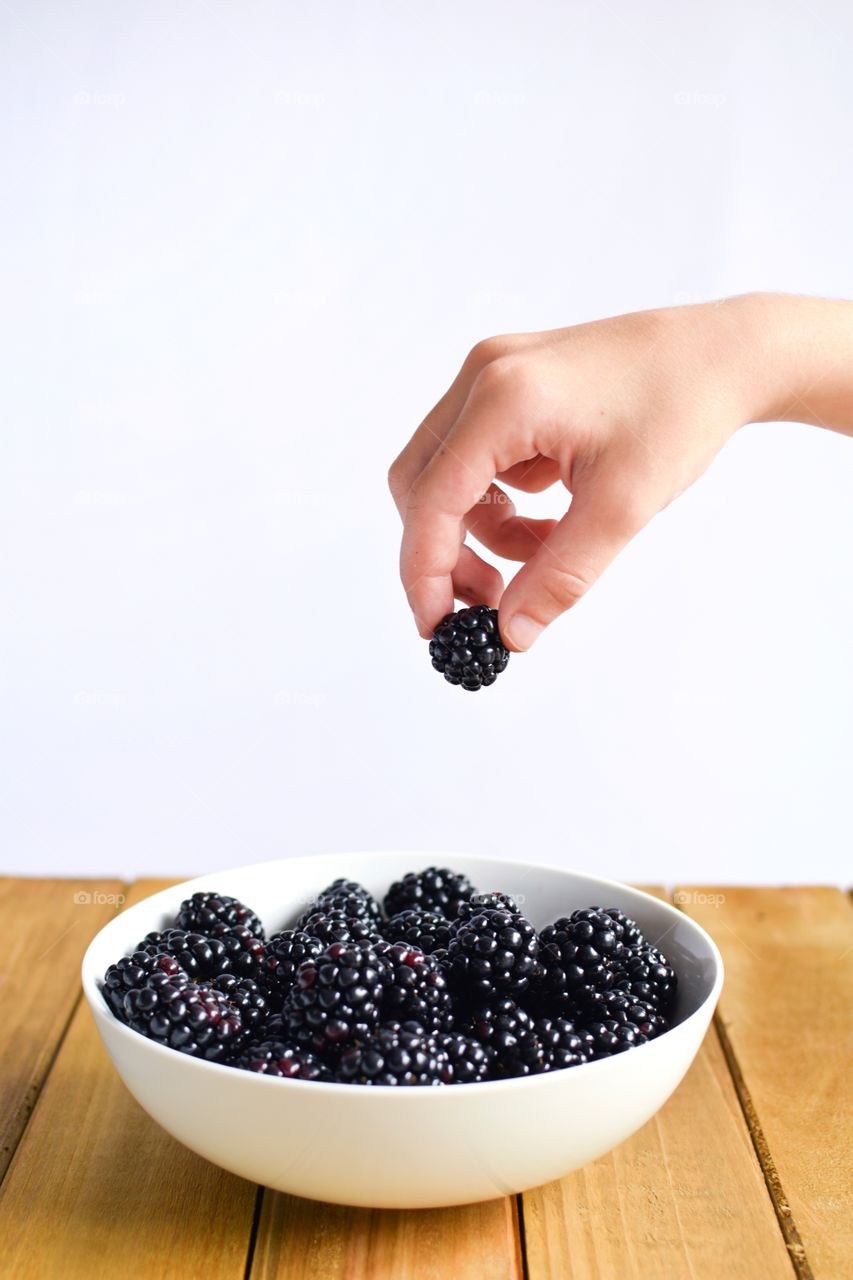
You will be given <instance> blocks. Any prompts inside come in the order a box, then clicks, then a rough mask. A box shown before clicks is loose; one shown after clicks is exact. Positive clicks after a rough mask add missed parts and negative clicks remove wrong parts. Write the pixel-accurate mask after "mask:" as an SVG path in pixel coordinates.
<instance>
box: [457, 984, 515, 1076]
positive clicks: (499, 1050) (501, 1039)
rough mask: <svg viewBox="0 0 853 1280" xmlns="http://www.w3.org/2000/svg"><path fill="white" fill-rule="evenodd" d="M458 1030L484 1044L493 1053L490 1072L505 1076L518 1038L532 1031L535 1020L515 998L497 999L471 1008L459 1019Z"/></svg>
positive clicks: (491, 1054)
mask: <svg viewBox="0 0 853 1280" xmlns="http://www.w3.org/2000/svg"><path fill="white" fill-rule="evenodd" d="M458 1030H459V1031H460V1032H462V1033H463V1034H465V1035H470V1036H473V1037H474V1039H475V1040H479V1042H480V1044H482V1045H484V1046H485V1048H486V1049H487V1050H488V1051H489V1053H490V1056H491V1065H490V1074H493V1075H495V1076H502V1075H504V1074H505V1067H506V1065H507V1064H509V1063H511V1062H512V1060H513V1057H514V1054H515V1051H516V1048H517V1046H518V1043H519V1040H520V1039H521V1038H522V1036H524V1035H526V1034H528V1033H529V1032H531V1031H532V1030H533V1019H532V1018H531V1016H530V1014H529V1013H527V1012H526V1010H524V1009H522V1008H521V1006H520V1005H517V1004H516V1003H515V1001H514V1000H508V999H504V1000H495V1001H492V1002H491V1003H486V1004H480V1005H476V1006H475V1007H474V1008H473V1009H471V1010H470V1012H469V1013H468V1015H467V1017H465V1018H462V1019H460V1025H459V1027H458Z"/></svg>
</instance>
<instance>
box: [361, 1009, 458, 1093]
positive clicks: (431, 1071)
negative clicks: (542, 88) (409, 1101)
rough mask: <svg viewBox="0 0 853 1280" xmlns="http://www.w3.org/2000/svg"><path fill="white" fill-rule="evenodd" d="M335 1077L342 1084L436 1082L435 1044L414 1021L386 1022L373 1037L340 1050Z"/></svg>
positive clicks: (438, 1067) (438, 1065) (438, 1070)
mask: <svg viewBox="0 0 853 1280" xmlns="http://www.w3.org/2000/svg"><path fill="white" fill-rule="evenodd" d="M338 1079H339V1080H340V1081H341V1082H342V1083H343V1084H364V1085H376V1084H386V1085H408V1086H417V1085H421V1086H422V1085H438V1084H441V1083H442V1080H441V1062H440V1054H439V1051H438V1046H437V1044H436V1042H435V1040H434V1039H433V1038H432V1037H431V1036H430V1035H428V1034H427V1033H426V1032H425V1031H424V1029H423V1027H422V1026H420V1024H419V1023H417V1022H397V1021H391V1022H385V1023H383V1024H382V1026H381V1027H379V1028H378V1030H377V1031H376V1032H375V1033H374V1034H373V1035H372V1036H370V1037H368V1038H367V1039H366V1040H364V1041H363V1042H360V1043H358V1044H354V1045H351V1046H350V1047H349V1048H347V1049H345V1050H344V1051H343V1053H342V1054H341V1057H340V1061H339V1063H338Z"/></svg>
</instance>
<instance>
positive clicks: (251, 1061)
mask: <svg viewBox="0 0 853 1280" xmlns="http://www.w3.org/2000/svg"><path fill="white" fill-rule="evenodd" d="M232 1065H233V1066H235V1067H240V1069H241V1070H243V1071H256V1072H257V1073H258V1075H264V1076H283V1077H284V1078H285V1079H288V1080H331V1079H332V1073H331V1071H330V1070H329V1068H328V1067H327V1066H326V1064H325V1063H324V1062H322V1061H321V1060H320V1058H318V1057H317V1056H316V1054H313V1053H310V1052H309V1051H308V1050H307V1049H300V1048H299V1047H298V1046H296V1045H291V1044H285V1043H284V1042H283V1041H282V1040H257V1041H253V1043H252V1044H249V1045H247V1046H246V1047H245V1049H243V1050H242V1051H241V1052H240V1054H239V1056H238V1057H237V1058H236V1059H235V1061H234V1063H233V1064H232Z"/></svg>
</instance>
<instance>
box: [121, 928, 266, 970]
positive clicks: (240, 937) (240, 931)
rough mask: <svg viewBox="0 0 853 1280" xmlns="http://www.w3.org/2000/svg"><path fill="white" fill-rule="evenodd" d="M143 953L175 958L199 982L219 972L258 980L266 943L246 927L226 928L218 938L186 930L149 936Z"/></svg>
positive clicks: (175, 930)
mask: <svg viewBox="0 0 853 1280" xmlns="http://www.w3.org/2000/svg"><path fill="white" fill-rule="evenodd" d="M139 950H140V951H147V952H149V953H150V954H158V953H163V952H165V953H166V954H167V955H170V956H174V957H175V959H176V960H177V961H178V963H179V964H180V966H181V968H182V969H184V970H185V971H186V972H187V973H188V974H189V975H190V977H191V978H193V979H195V980H197V981H204V980H205V979H207V978H212V977H215V976H216V974H219V973H235V974H237V975H238V976H239V977H241V978H255V979H257V978H259V977H260V976H261V972H262V970H263V964H264V958H265V955H266V951H265V948H264V943H263V942H261V940H260V938H257V937H256V936H255V935H254V934H253V933H252V932H251V930H250V929H247V928H245V927H244V926H237V927H236V928H233V929H223V931H222V932H221V933H220V934H219V935H218V936H217V937H213V936H210V937H208V936H207V935H205V934H203V933H187V932H186V930H184V929H167V930H165V932H162V933H149V934H146V936H145V937H144V938H143V939H142V941H141V942H140V944H139Z"/></svg>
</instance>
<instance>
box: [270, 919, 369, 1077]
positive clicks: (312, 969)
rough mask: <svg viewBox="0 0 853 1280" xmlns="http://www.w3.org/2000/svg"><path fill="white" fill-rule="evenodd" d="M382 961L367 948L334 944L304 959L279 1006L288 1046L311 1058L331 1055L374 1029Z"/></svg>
mask: <svg viewBox="0 0 853 1280" xmlns="http://www.w3.org/2000/svg"><path fill="white" fill-rule="evenodd" d="M384 979H385V968H384V962H383V961H382V960H381V959H380V958H379V957H378V956H377V955H376V953H375V952H374V951H373V950H372V948H371V947H370V946H368V945H367V944H366V943H364V942H362V943H357V942H354V943H348V942H333V943H332V945H331V946H330V947H329V948H328V949H327V950H326V951H323V952H322V954H321V955H319V956H317V957H312V958H311V959H310V960H304V961H303V962H302V964H301V965H300V966H299V972H298V974H297V976H296V983H295V984H294V986H293V989H292V990H291V992H290V994H289V995H288V997H287V999H286V1000H285V1002H284V1008H283V1010H282V1023H283V1026H284V1029H285V1031H286V1033H287V1039H288V1040H289V1041H295V1042H296V1043H297V1044H299V1045H302V1046H304V1047H305V1048H309V1049H313V1050H314V1051H315V1052H316V1053H324V1052H332V1053H334V1052H336V1051H338V1050H339V1049H341V1048H343V1046H344V1045H345V1044H346V1043H347V1042H348V1041H351V1040H354V1039H356V1038H357V1037H358V1038H359V1039H365V1038H367V1037H368V1036H369V1035H370V1034H371V1032H372V1031H374V1030H375V1029H376V1027H377V1026H378V1025H379V1016H380V1007H381V1002H382V996H383V986H384Z"/></svg>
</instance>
